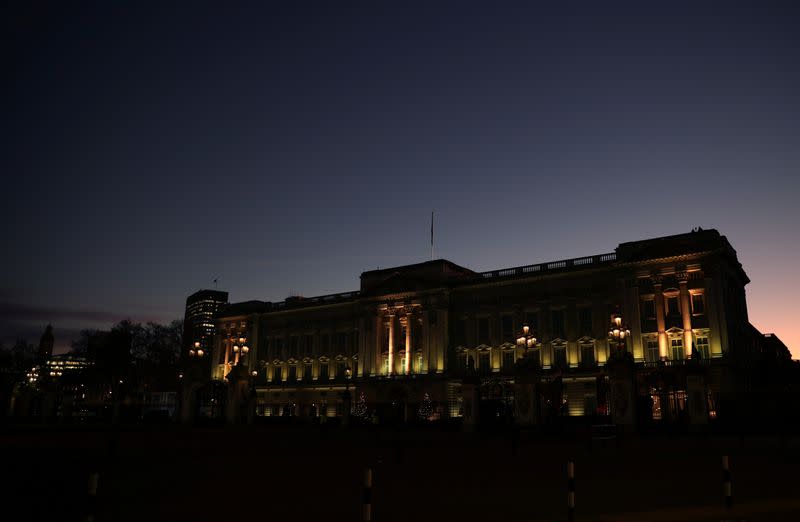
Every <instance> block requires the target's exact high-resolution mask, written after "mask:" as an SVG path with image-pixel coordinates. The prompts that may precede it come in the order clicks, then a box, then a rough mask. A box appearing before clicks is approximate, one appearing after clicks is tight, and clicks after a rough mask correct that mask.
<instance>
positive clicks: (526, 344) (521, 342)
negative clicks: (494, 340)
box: [517, 324, 539, 362]
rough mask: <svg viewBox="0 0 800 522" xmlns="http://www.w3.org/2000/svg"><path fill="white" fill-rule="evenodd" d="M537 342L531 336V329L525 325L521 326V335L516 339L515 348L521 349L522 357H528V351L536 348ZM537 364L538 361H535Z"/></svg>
mask: <svg viewBox="0 0 800 522" xmlns="http://www.w3.org/2000/svg"><path fill="white" fill-rule="evenodd" d="M538 341H539V340H538V339H537V338H536V336H535V335H534V334H533V330H531V327H530V326H528V325H527V324H526V325H523V326H522V335H520V336H519V337H517V346H519V347H520V348H522V353H523V357H528V350H531V353H533V352H532V350H533V347H534V346H536V343H537V342H538ZM537 362H538V361H537Z"/></svg>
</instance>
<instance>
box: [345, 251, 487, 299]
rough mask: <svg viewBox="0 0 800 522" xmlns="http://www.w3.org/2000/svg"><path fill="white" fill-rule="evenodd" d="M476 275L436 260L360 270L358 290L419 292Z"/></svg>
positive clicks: (383, 292)
mask: <svg viewBox="0 0 800 522" xmlns="http://www.w3.org/2000/svg"><path fill="white" fill-rule="evenodd" d="M479 277H480V275H479V274H476V273H475V272H473V271H472V270H469V269H468V268H464V267H461V266H458V265H456V264H455V263H451V262H450V261H446V260H444V259H439V260H436V261H427V262H425V263H418V264H416V265H406V266H399V267H395V268H387V269H384V270H372V271H369V272H364V273H363V274H361V293H362V294H368V295H387V294H400V293H407V292H419V291H423V290H430V289H433V288H443V287H447V286H450V285H452V284H455V283H456V282H463V281H467V280H471V279H475V278H479Z"/></svg>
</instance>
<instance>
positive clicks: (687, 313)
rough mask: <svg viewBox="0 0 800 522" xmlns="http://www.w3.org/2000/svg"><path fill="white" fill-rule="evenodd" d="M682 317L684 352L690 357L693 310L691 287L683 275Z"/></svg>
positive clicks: (680, 282)
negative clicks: (690, 295) (691, 305)
mask: <svg viewBox="0 0 800 522" xmlns="http://www.w3.org/2000/svg"><path fill="white" fill-rule="evenodd" d="M679 284H680V296H681V319H683V353H684V354H686V358H687V359H689V358H690V357H691V356H692V311H691V309H690V305H689V288H688V281H687V278H686V277H685V274H684V277H681V279H680V281H679Z"/></svg>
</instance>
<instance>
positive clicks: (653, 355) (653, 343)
mask: <svg viewBox="0 0 800 522" xmlns="http://www.w3.org/2000/svg"><path fill="white" fill-rule="evenodd" d="M646 357H647V360H648V361H650V362H656V361H658V360H659V359H660V357H661V355H660V353H659V351H658V339H648V340H647V349H646Z"/></svg>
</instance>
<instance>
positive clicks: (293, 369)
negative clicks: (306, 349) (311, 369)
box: [289, 364, 297, 382]
mask: <svg viewBox="0 0 800 522" xmlns="http://www.w3.org/2000/svg"><path fill="white" fill-rule="evenodd" d="M296 380H297V365H295V364H293V365H291V366H289V382H293V381H296Z"/></svg>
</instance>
